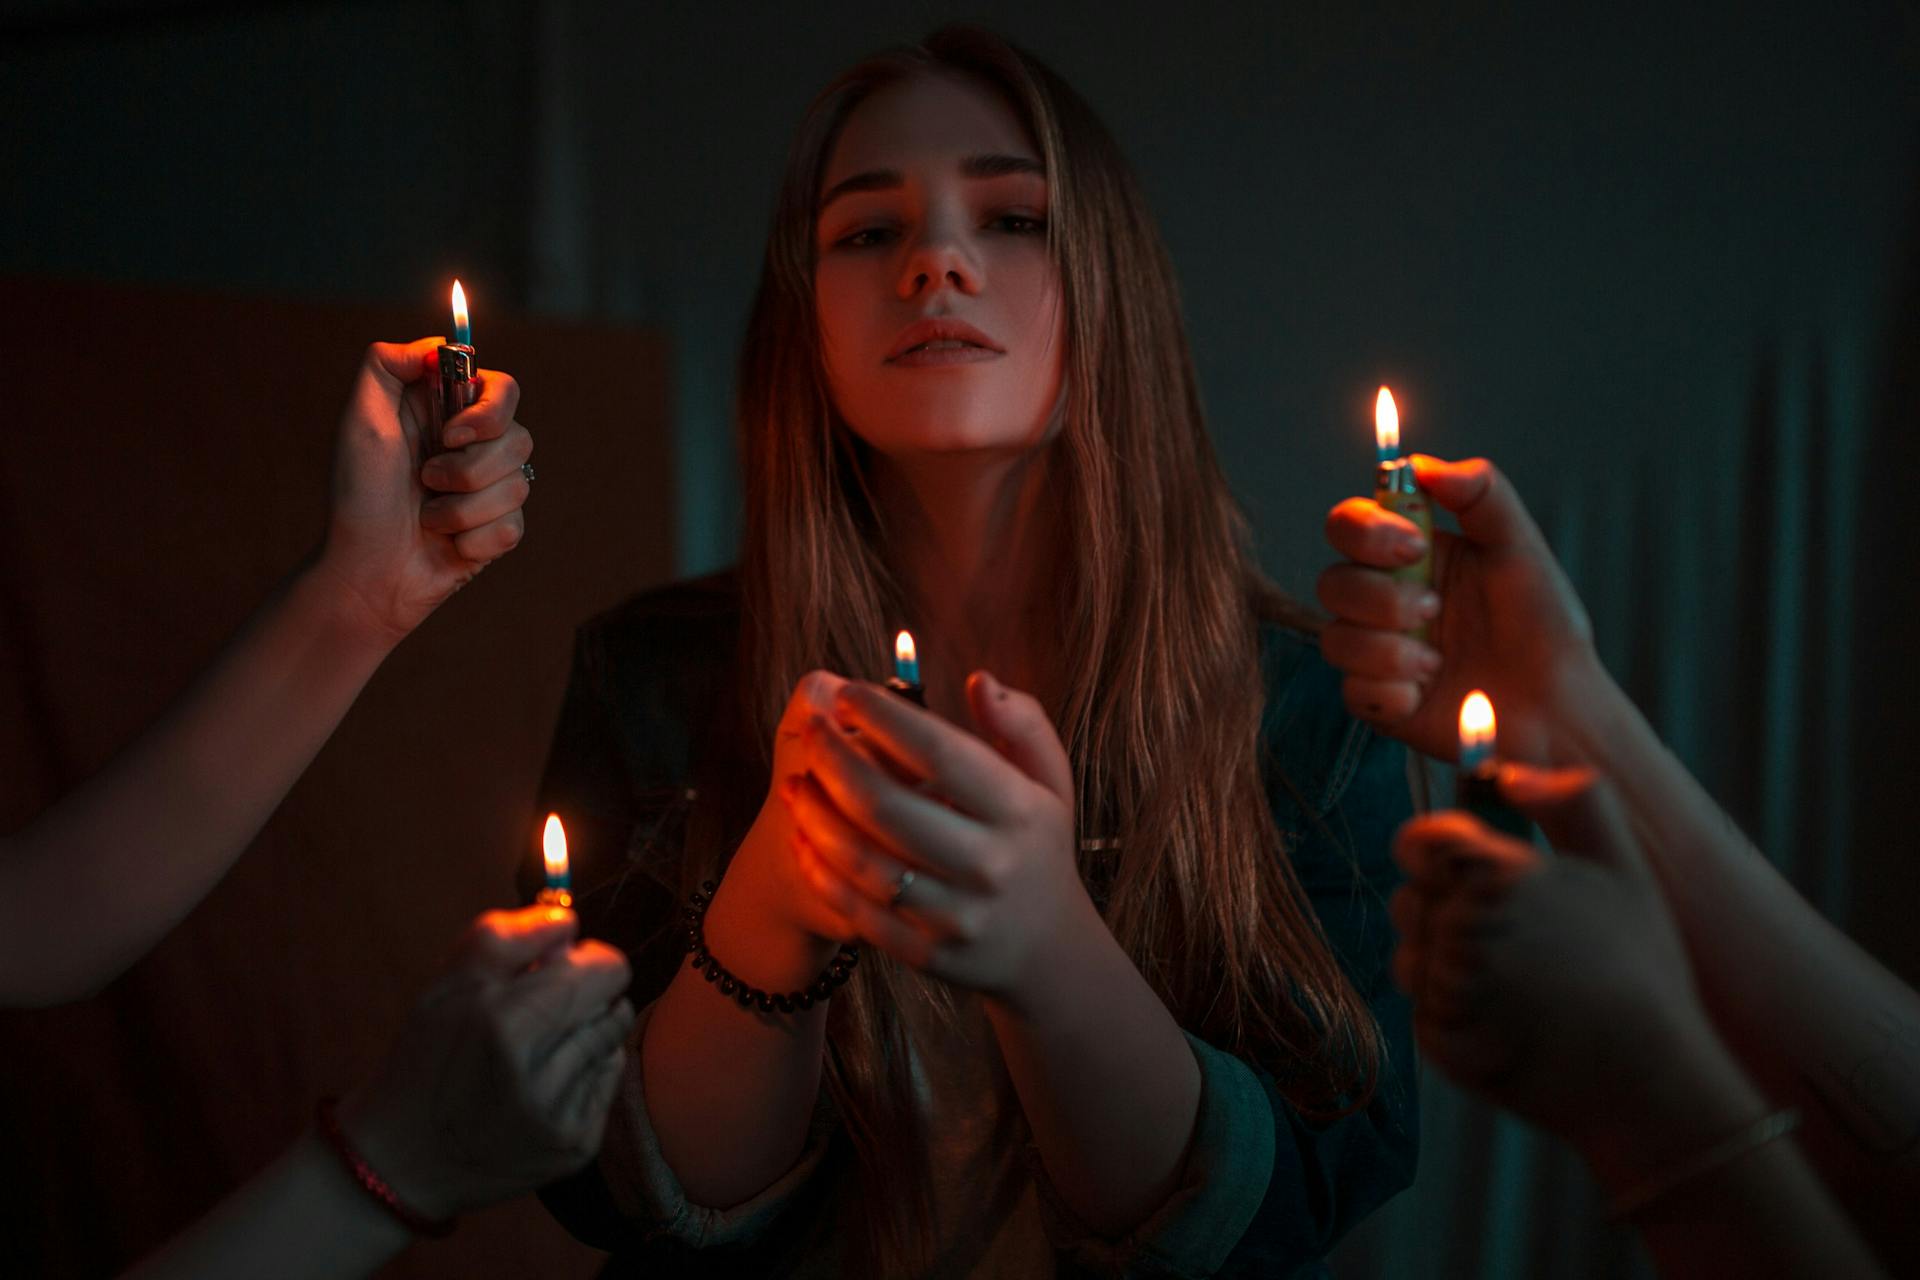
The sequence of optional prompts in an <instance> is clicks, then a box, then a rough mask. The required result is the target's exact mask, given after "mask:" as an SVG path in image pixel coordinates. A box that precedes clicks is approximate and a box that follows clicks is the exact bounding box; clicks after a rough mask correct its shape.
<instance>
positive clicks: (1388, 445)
mask: <svg viewBox="0 0 1920 1280" xmlns="http://www.w3.org/2000/svg"><path fill="white" fill-rule="evenodd" d="M1373 439H1374V443H1375V444H1377V445H1379V446H1380V455H1381V456H1382V457H1393V456H1397V455H1398V454H1399V452H1400V410H1399V409H1398V408H1397V407H1396V406H1395V405H1394V403H1393V392H1391V391H1389V390H1387V389H1386V388H1385V387H1382V388H1380V394H1379V395H1378V396H1377V397H1375V399H1374V402H1373Z"/></svg>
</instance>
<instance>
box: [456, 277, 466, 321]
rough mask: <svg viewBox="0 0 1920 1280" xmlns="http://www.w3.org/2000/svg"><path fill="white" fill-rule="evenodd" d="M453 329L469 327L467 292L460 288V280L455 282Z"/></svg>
mask: <svg viewBox="0 0 1920 1280" xmlns="http://www.w3.org/2000/svg"><path fill="white" fill-rule="evenodd" d="M453 327H454V328H456V329H464V328H466V327H467V291H466V290H465V289H462V288H461V287H460V282H459V281H458V280H455V281H454V282H453Z"/></svg>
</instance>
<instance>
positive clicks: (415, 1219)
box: [314, 1098, 454, 1240]
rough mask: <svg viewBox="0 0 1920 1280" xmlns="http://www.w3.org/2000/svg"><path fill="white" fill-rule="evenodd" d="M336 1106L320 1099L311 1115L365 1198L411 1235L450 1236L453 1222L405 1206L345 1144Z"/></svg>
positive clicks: (379, 1177)
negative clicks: (388, 1214)
mask: <svg viewBox="0 0 1920 1280" xmlns="http://www.w3.org/2000/svg"><path fill="white" fill-rule="evenodd" d="M339 1104H340V1100H339V1099H338V1098H322V1099H320V1105H319V1106H318V1107H316V1108H314V1115H315V1117H316V1118H317V1119H318V1120H319V1122H320V1136H321V1137H323V1138H325V1139H326V1140H327V1145H328V1146H330V1147H332V1148H333V1149H334V1151H335V1152H336V1153H337V1154H338V1155H339V1157H340V1159H341V1161H342V1163H344V1164H345V1165H346V1166H347V1172H348V1173H350V1174H352V1175H353V1180H354V1181H355V1182H357V1183H359V1184H360V1186H361V1187H362V1188H363V1189H364V1190H365V1191H366V1193H367V1194H368V1195H370V1196H372V1197H373V1198H374V1199H375V1200H378V1201H379V1202H380V1204H381V1207H383V1208H384V1209H386V1211H387V1212H388V1213H390V1214H392V1215H393V1216H394V1217H396V1218H398V1219H399V1220H400V1223H401V1225H402V1226H404V1227H406V1229H407V1230H409V1231H411V1232H413V1233H414V1234H415V1235H418V1236H431V1237H433V1238H434V1239H436V1240H438V1239H440V1238H442V1237H444V1236H449V1235H452V1234H453V1223H454V1220H453V1219H452V1218H429V1217H428V1216H427V1215H426V1214H424V1213H421V1212H420V1211H419V1210H418V1209H415V1208H413V1207H412V1206H411V1205H408V1204H407V1203H406V1202H405V1201H403V1200H402V1199H401V1198H400V1197H399V1196H397V1195H395V1194H394V1191H393V1188H392V1187H390V1186H388V1185H387V1180H386V1179H385V1178H382V1177H381V1176H380V1175H379V1174H377V1173H375V1172H374V1171H373V1166H372V1165H370V1164H368V1163H367V1162H366V1160H364V1159H363V1158H362V1157H361V1155H360V1153H359V1152H358V1151H355V1150H354V1149H353V1144H352V1143H350V1142H348V1141H347V1134H346V1131H345V1130H344V1129H342V1128H341V1127H340V1117H339V1115H338V1114H336V1109H337V1108H338V1106H339Z"/></svg>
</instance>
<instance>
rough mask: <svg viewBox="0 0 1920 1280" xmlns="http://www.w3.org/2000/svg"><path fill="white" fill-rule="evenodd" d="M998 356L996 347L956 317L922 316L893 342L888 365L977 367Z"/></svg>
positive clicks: (983, 335)
mask: <svg viewBox="0 0 1920 1280" xmlns="http://www.w3.org/2000/svg"><path fill="white" fill-rule="evenodd" d="M1001 354H1003V353H1002V352H1001V350H1000V344H999V343H997V342H995V341H994V340H993V339H992V338H989V337H988V336H987V335H986V334H984V333H982V332H981V331H980V330H978V329H976V328H974V327H973V326H972V325H970V324H968V323H967V322H966V321H965V320H962V319H960V318H959V317H958V316H923V317H922V318H920V319H919V320H916V321H914V322H913V323H912V324H910V325H908V326H907V327H906V328H905V329H902V330H901V331H900V333H899V335H898V336H896V337H895V338H894V340H893V344H892V346H891V347H890V348H889V349H888V355H887V363H888V364H903V365H908V366H917V367H926V366H936V365H948V364H976V363H978V362H979V361H981V360H987V359H991V358H992V357H994V356H997V355H1001Z"/></svg>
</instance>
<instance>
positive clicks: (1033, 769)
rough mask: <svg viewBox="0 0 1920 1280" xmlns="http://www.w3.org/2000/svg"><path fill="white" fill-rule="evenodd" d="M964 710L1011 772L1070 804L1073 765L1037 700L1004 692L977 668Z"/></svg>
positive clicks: (969, 679)
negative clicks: (1011, 767) (970, 714)
mask: <svg viewBox="0 0 1920 1280" xmlns="http://www.w3.org/2000/svg"><path fill="white" fill-rule="evenodd" d="M967 709H968V710H969V711H971V712H972V713H973V722H974V724H976V725H978V726H979V728H980V736H981V737H983V738H985V739H986V740H987V741H988V742H991V743H992V744H993V746H994V749H995V750H997V751H998V752H999V753H1000V754H1001V755H1003V756H1005V757H1006V758H1007V760H1008V761H1009V762H1010V763H1011V764H1012V765H1013V767H1014V768H1016V769H1018V770H1020V772H1022V773H1024V774H1026V775H1027V776H1028V777H1029V778H1032V779H1033V780H1034V781H1035V782H1037V783H1039V784H1040V785H1041V786H1043V787H1045V788H1046V789H1047V790H1049V791H1051V792H1053V794H1054V795H1056V796H1058V797H1059V798H1060V799H1061V800H1063V801H1065V802H1066V803H1067V805H1068V806H1069V807H1071V806H1072V804H1073V802H1074V795H1073V766H1072V765H1071V764H1069V763H1068V761H1067V749H1066V748H1065V747H1063V746H1061V745H1060V735H1059V734H1058V733H1057V732H1055V730H1054V727H1053V721H1051V720H1049V719H1047V713H1046V709H1045V708H1043V707H1042V706H1041V705H1040V701H1039V699H1037V698H1035V697H1034V696H1033V695H1032V694H1030V693H1022V692H1020V690H1018V689H1009V688H1008V687H1007V686H1006V685H1003V684H1001V683H1000V682H999V681H998V680H996V679H994V678H993V674H992V673H991V672H988V671H984V670H983V671H976V672H974V673H973V674H972V675H970V676H968V677H967Z"/></svg>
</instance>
